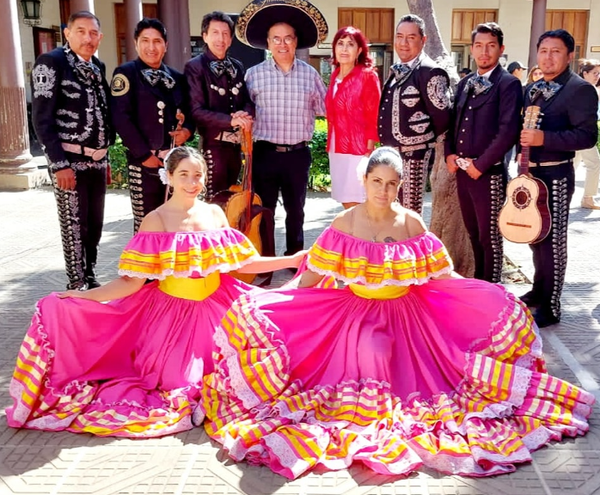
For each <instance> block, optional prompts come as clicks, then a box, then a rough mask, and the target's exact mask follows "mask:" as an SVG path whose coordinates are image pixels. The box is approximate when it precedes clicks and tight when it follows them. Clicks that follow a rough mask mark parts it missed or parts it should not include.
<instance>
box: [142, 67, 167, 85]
mask: <svg viewBox="0 0 600 495" xmlns="http://www.w3.org/2000/svg"><path fill="white" fill-rule="evenodd" d="M142 75H143V76H144V79H146V81H148V82H149V83H150V86H156V85H157V84H158V83H159V82H161V83H162V84H163V85H164V86H165V88H167V89H173V88H174V87H175V79H173V78H172V77H171V75H170V74H169V73H167V72H165V71H164V70H161V69H143V70H142Z"/></svg>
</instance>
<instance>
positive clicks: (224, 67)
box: [210, 58, 237, 79]
mask: <svg viewBox="0 0 600 495" xmlns="http://www.w3.org/2000/svg"><path fill="white" fill-rule="evenodd" d="M210 70H212V71H213V73H214V74H215V76H217V77H221V76H222V75H223V74H224V73H225V72H227V74H229V77H231V79H234V78H235V76H237V69H236V68H235V65H233V64H232V63H231V60H229V59H227V58H226V59H225V60H213V61H212V62H211V63H210Z"/></svg>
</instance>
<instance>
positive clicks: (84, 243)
mask: <svg viewBox="0 0 600 495" xmlns="http://www.w3.org/2000/svg"><path fill="white" fill-rule="evenodd" d="M64 34H65V37H66V39H67V43H66V44H65V46H64V47H61V48H56V49H54V50H52V51H50V52H48V53H44V54H43V55H40V56H39V57H38V58H37V60H36V61H35V65H34V67H33V70H32V72H31V81H32V120H33V126H34V128H35V132H36V134H37V137H38V139H39V141H40V143H41V144H42V147H43V149H44V153H45V154H46V156H47V158H48V164H49V172H50V177H51V179H52V184H53V186H54V193H55V196H56V203H57V206H58V218H59V221H60V229H61V238H62V244H63V251H64V256H65V265H66V273H67V278H68V279H69V282H68V284H67V289H86V288H92V287H98V286H99V285H100V284H99V283H98V282H97V280H96V275H95V273H94V267H95V265H96V259H97V256H98V244H99V243H100V237H101V235H102V225H103V221H104V196H105V193H106V179H107V177H106V174H107V164H108V155H107V148H108V146H109V145H110V144H111V142H112V140H113V135H114V133H113V131H112V128H111V125H110V117H109V111H108V101H107V95H108V84H107V83H106V79H105V68H104V64H103V63H102V62H100V60H98V59H97V58H96V57H95V56H94V53H95V52H96V50H97V49H98V46H99V45H100V40H101V39H102V33H101V31H100V21H99V20H98V18H97V17H96V16H95V15H93V14H92V13H90V12H87V11H81V12H77V13H75V14H73V15H71V17H70V18H69V21H68V23H67V27H66V28H65V30H64Z"/></svg>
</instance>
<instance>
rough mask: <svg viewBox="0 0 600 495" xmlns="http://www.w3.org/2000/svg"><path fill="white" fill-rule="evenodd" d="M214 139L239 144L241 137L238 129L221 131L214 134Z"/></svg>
mask: <svg viewBox="0 0 600 495" xmlns="http://www.w3.org/2000/svg"><path fill="white" fill-rule="evenodd" d="M215 140H216V141H223V142H225V143H231V144H240V140H241V139H240V133H239V131H233V132H231V131H221V132H219V134H217V135H216V136H215Z"/></svg>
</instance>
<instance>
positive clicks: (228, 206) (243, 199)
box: [211, 129, 265, 284]
mask: <svg viewBox="0 0 600 495" xmlns="http://www.w3.org/2000/svg"><path fill="white" fill-rule="evenodd" d="M240 132H241V133H242V140H241V145H242V155H243V166H244V172H243V175H242V183H241V185H234V186H231V187H230V188H229V189H227V190H226V191H220V192H218V193H217V194H215V195H214V196H213V197H212V199H211V203H215V204H218V205H219V206H220V207H221V208H223V211H224V212H225V216H226V217H227V221H228V222H229V225H230V226H231V227H233V228H234V229H237V230H239V231H240V232H242V233H243V234H244V235H245V236H246V237H248V239H250V241H251V242H252V244H253V245H254V247H255V248H256V250H257V251H258V252H259V253H261V254H263V246H262V239H261V236H260V224H261V222H262V217H263V214H264V213H265V212H264V210H265V209H264V208H263V207H262V201H261V199H260V198H259V197H258V195H257V194H256V193H255V192H254V190H253V189H252V131H251V130H249V131H245V130H243V129H241V130H240ZM231 275H232V276H234V277H235V278H237V279H238V280H241V281H243V282H246V283H248V284H251V283H252V282H253V281H254V279H255V278H256V274H255V273H238V272H237V271H234V272H231Z"/></svg>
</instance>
